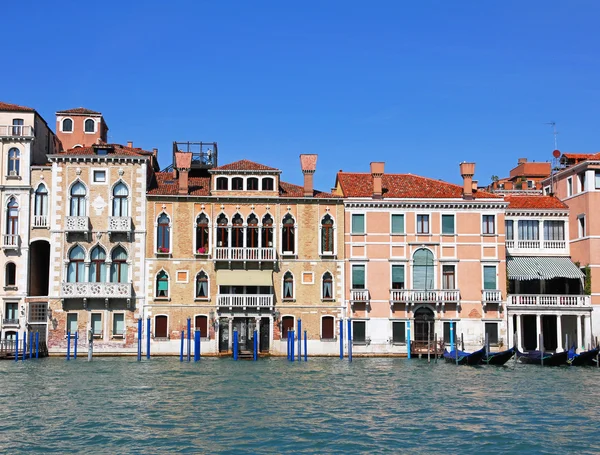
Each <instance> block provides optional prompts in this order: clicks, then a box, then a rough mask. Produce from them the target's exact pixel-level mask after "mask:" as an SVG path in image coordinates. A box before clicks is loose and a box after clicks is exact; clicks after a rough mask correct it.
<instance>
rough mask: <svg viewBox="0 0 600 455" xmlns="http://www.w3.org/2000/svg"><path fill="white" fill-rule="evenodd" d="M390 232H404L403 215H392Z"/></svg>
mask: <svg viewBox="0 0 600 455" xmlns="http://www.w3.org/2000/svg"><path fill="white" fill-rule="evenodd" d="M392 234H404V215H392Z"/></svg>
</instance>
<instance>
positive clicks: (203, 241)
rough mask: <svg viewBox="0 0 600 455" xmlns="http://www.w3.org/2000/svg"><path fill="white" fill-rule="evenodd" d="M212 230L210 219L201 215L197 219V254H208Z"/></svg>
mask: <svg viewBox="0 0 600 455" xmlns="http://www.w3.org/2000/svg"><path fill="white" fill-rule="evenodd" d="M209 232H210V229H209V228H208V217H207V216H206V215H205V214H204V213H201V214H200V215H198V218H196V252H197V253H199V254H206V253H208V243H209V240H210V237H209Z"/></svg>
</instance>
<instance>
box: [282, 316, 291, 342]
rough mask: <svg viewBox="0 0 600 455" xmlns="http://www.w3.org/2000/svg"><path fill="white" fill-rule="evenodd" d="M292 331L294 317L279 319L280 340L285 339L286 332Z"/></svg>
mask: <svg viewBox="0 0 600 455" xmlns="http://www.w3.org/2000/svg"><path fill="white" fill-rule="evenodd" d="M290 330H294V316H284V317H282V318H281V338H282V339H283V338H285V339H287V337H288V332H289V331H290Z"/></svg>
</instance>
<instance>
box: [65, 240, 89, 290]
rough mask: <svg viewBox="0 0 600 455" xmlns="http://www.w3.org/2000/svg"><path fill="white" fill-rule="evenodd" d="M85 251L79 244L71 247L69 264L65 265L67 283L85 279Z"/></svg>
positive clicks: (79, 281)
mask: <svg viewBox="0 0 600 455" xmlns="http://www.w3.org/2000/svg"><path fill="white" fill-rule="evenodd" d="M84 259H85V253H84V251H83V248H81V247H80V246H79V245H77V246H75V247H74V248H73V249H71V251H70V253H69V264H68V265H67V281H68V282H69V283H82V282H83V281H85V277H84V270H85V269H84V264H83V261H84Z"/></svg>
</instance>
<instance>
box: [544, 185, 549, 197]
mask: <svg viewBox="0 0 600 455" xmlns="http://www.w3.org/2000/svg"><path fill="white" fill-rule="evenodd" d="M544 194H545V195H546V196H548V195H550V187H549V186H546V187H544Z"/></svg>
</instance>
